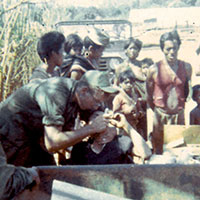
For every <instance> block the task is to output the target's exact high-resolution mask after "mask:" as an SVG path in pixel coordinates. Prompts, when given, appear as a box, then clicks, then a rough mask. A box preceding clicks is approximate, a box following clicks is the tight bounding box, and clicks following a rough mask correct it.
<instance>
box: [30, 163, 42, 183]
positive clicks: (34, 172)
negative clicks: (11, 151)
mask: <svg viewBox="0 0 200 200" xmlns="http://www.w3.org/2000/svg"><path fill="white" fill-rule="evenodd" d="M28 171H29V173H30V174H31V176H32V178H33V180H34V181H35V182H36V184H37V185H39V184H40V177H39V174H38V169H37V168H36V167H31V168H28Z"/></svg>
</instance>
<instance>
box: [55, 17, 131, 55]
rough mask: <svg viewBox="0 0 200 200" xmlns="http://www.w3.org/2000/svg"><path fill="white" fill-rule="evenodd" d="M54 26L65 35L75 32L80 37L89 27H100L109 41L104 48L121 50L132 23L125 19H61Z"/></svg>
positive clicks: (129, 33) (83, 35) (82, 36)
mask: <svg viewBox="0 0 200 200" xmlns="http://www.w3.org/2000/svg"><path fill="white" fill-rule="evenodd" d="M55 26H56V29H57V30H59V31H61V32H63V33H64V35H65V36H67V35H69V34H70V33H76V34H78V35H79V36H80V37H81V38H84V37H85V36H86V35H88V33H89V32H90V30H91V29H94V28H98V29H101V30H102V31H104V32H105V33H106V34H107V35H109V37H110V43H109V45H108V47H107V48H106V49H105V51H110V52H113V51H115V52H117V51H122V50H123V43H124V41H126V40H127V39H128V38H129V37H131V36H132V25H131V22H129V21H127V20H95V21H94V20H91V21H62V22H58V23H57V24H56V25H55Z"/></svg>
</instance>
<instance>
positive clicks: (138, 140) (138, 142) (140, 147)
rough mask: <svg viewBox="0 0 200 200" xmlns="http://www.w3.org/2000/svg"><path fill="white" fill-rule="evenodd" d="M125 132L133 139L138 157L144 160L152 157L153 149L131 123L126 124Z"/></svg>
mask: <svg viewBox="0 0 200 200" xmlns="http://www.w3.org/2000/svg"><path fill="white" fill-rule="evenodd" d="M124 130H125V131H126V132H127V133H128V134H129V136H130V137H131V140H132V142H133V145H134V149H135V151H136V154H137V155H139V156H140V157H141V158H143V159H144V158H148V157H149V156H151V154H152V153H151V149H150V148H149V147H148V145H147V144H146V142H145V140H144V139H143V138H142V136H141V135H140V134H139V133H138V132H137V131H136V130H135V129H134V128H133V127H132V126H131V125H130V124H129V123H127V124H126V126H125V127H124Z"/></svg>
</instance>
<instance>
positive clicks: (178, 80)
mask: <svg viewBox="0 0 200 200" xmlns="http://www.w3.org/2000/svg"><path fill="white" fill-rule="evenodd" d="M180 44H181V41H180V38H179V35H178V33H177V32H176V31H172V32H167V33H164V34H163V35H161V37H160V48H161V50H162V52H163V54H164V57H165V58H164V59H163V60H161V61H159V62H157V63H155V65H153V66H152V67H151V68H150V69H149V72H148V75H147V85H146V86H147V98H148V103H149V105H150V107H151V108H152V110H153V111H154V122H153V133H152V144H153V149H154V153H156V154H162V152H163V125H164V124H184V123H185V119H184V106H185V102H186V98H187V96H188V93H189V87H190V80H191V74H192V67H191V65H190V64H189V63H186V62H184V61H181V60H178V58H177V55H178V50H179V47H180Z"/></svg>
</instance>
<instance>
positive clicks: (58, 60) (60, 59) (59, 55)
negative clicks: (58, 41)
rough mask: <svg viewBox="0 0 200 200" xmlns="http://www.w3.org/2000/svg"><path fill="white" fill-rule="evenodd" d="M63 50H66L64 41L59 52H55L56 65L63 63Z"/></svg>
mask: <svg viewBox="0 0 200 200" xmlns="http://www.w3.org/2000/svg"><path fill="white" fill-rule="evenodd" d="M63 52H64V43H63V44H62V46H61V49H60V50H59V51H58V53H56V52H55V53H54V54H53V56H54V63H55V65H56V66H61V65H62V63H63Z"/></svg>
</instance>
